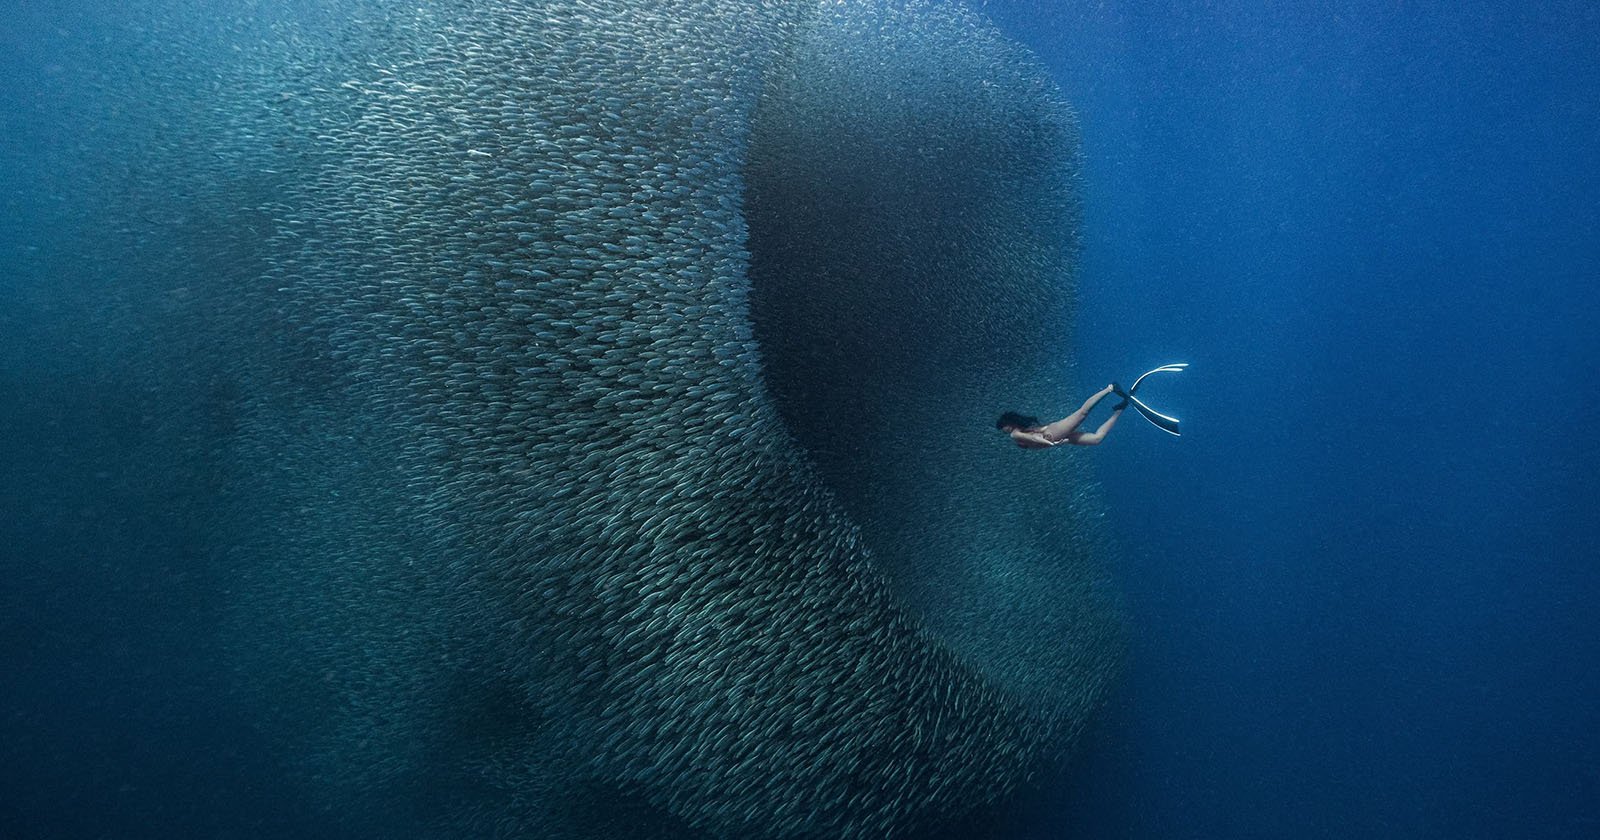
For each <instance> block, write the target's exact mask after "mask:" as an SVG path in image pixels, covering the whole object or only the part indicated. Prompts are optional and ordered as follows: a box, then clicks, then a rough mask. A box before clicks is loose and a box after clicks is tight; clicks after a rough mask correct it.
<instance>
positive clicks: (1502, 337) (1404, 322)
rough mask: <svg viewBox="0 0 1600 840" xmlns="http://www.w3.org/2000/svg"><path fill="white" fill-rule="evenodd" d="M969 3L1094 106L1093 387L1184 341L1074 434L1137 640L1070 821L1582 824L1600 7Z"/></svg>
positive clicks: (1076, 790)
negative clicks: (1096, 476) (1142, 387)
mask: <svg viewBox="0 0 1600 840" xmlns="http://www.w3.org/2000/svg"><path fill="white" fill-rule="evenodd" d="M986 9H987V10H988V12H989V13H990V14H991V15H993V16H994V17H995V18H996V19H997V20H998V21H1000V23H1001V25H1002V27H1003V28H1004V29H1006V31H1007V32H1008V33H1010V34H1012V35H1013V37H1016V38H1018V39H1020V40H1022V41H1024V42H1026V43H1027V44H1029V45H1030V46H1031V47H1032V48H1034V49H1035V50H1037V51H1038V52H1039V53H1040V55H1042V56H1043V58H1044V60H1045V61H1046V62H1047V63H1048V64H1049V65H1050V66H1051V67H1052V69H1053V70H1054V71H1055V72H1056V73H1057V77H1058V79H1059V80H1060V81H1061V82H1062V84H1063V85H1064V87H1065V88H1066V90H1067V92H1068V96H1069V98H1071V100H1072V101H1073V102H1074V104H1075V105H1076V106H1077V107H1078V109H1079V114H1080V116H1081V117H1082V120H1083V132H1084V144H1085V154H1086V158H1087V161H1086V166H1085V183H1086V193H1087V197H1086V210H1085V227H1086V243H1087V244H1086V246H1085V267H1084V274H1083V277H1082V281H1081V282H1082V287H1083V297H1084V302H1083V308H1082V310H1081V311H1082V321H1081V323H1080V331H1081V332H1080V335H1081V341H1082V344H1081V347H1080V348H1079V351H1080V353H1081V354H1082V360H1083V362H1082V363H1083V368H1084V372H1085V375H1087V376H1090V377H1092V378H1091V379H1089V380H1086V381H1084V382H1083V387H1084V389H1085V390H1088V389H1089V388H1091V387H1095V386H1098V385H1101V384H1103V382H1104V381H1105V380H1111V379H1116V378H1123V380H1124V381H1126V378H1127V377H1130V376H1133V375H1136V374H1137V373H1138V372H1139V371H1142V370H1145V369H1146V368H1149V367H1153V366H1155V365H1157V364H1160V363H1163V362H1168V361H1187V362H1190V363H1191V364H1192V367H1191V368H1190V369H1189V370H1188V371H1187V372H1185V373H1184V374H1182V375H1181V376H1180V377H1168V378H1167V379H1165V380H1162V381H1152V382H1151V383H1150V385H1149V388H1148V391H1147V393H1148V395H1149V397H1150V399H1151V400H1152V401H1153V402H1155V401H1156V396H1157V394H1158V393H1159V395H1160V397H1161V400H1160V401H1159V402H1156V404H1157V406H1158V407H1161V408H1163V409H1170V411H1169V413H1173V414H1175V415H1177V416H1178V417H1180V418H1182V419H1183V420H1184V422H1185V424H1186V430H1185V436H1184V437H1183V438H1182V439H1181V440H1174V439H1169V438H1167V437H1166V436H1165V435H1162V434H1161V433H1159V432H1157V431H1156V430H1155V429H1153V428H1149V427H1141V424H1140V423H1137V422H1134V423H1131V424H1129V422H1128V420H1124V421H1123V424H1124V425H1123V426H1119V427H1118V428H1117V430H1116V437H1115V438H1114V439H1113V440H1112V441H1111V442H1110V444H1109V445H1108V446H1106V447H1105V448H1103V450H1101V451H1100V452H1098V453H1097V457H1099V458H1101V459H1102V461H1101V462H1102V463H1103V464H1104V465H1105V467H1106V474H1105V476H1104V484H1105V487H1106V492H1107V494H1108V495H1109V497H1110V499H1109V504H1110V510H1111V514H1110V515H1111V516H1112V517H1113V518H1114V519H1115V521H1116V523H1117V530H1118V531H1119V532H1121V533H1122V534H1124V535H1125V536H1126V538H1127V540H1128V542H1129V550H1128V554H1127V556H1125V557H1123V558H1121V559H1120V560H1119V565H1120V568H1119V572H1120V574H1119V575H1118V577H1119V583H1121V585H1123V586H1124V587H1125V588H1126V590H1127V591H1128V592H1129V597H1130V599H1131V601H1132V607H1131V608H1132V610H1133V613H1134V619H1133V622H1132V624H1133V627H1134V628H1135V630H1134V637H1133V639H1134V640H1133V649H1132V653H1131V656H1130V665H1129V672H1128V677H1127V685H1126V688H1125V691H1124V692H1123V694H1121V695H1120V696H1118V697H1116V698H1115V699H1114V701H1113V703H1112V707H1111V709H1110V711H1109V714H1108V715H1107V718H1106V721H1105V722H1104V725H1103V726H1102V727H1101V728H1100V729H1099V730H1098V731H1097V732H1096V733H1095V736H1094V740H1093V746H1092V748H1091V749H1090V751H1089V754H1088V755H1087V756H1086V757H1085V760H1084V761H1083V762H1081V763H1080V764H1079V765H1078V768H1077V772H1076V773H1075V775H1074V776H1073V778H1072V783H1071V787H1072V788H1073V790H1072V792H1071V793H1069V794H1068V802H1069V804H1068V806H1066V808H1065V811H1064V817H1063V819H1064V822H1065V823H1066V824H1071V825H1075V826H1079V827H1082V828H1083V829H1084V836H1109V837H1168V838H1171V837H1195V838H1199V837H1262V838H1267V837H1337V836H1351V835H1357V836H1370V837H1589V836H1594V835H1595V834H1596V833H1597V832H1600V807H1597V805H1596V803H1597V802H1600V769H1597V762H1596V757H1597V756H1600V672H1597V669H1596V668H1595V663H1596V662H1600V618H1597V616H1600V613H1597V611H1596V609H1595V604H1596V602H1597V598H1600V569H1597V568H1596V566H1595V563H1594V558H1595V548H1594V546H1595V543H1596V539H1597V538H1600V508H1597V507H1596V504H1595V501H1594V500H1595V498H1596V492H1597V490H1600V483H1597V478H1596V476H1597V475H1600V443H1597V442H1596V438H1595V436H1594V434H1593V433H1592V430H1591V429H1590V428H1589V423H1590V422H1591V420H1592V418H1593V417H1594V416H1595V411H1596V409H1597V407H1600V375H1597V373H1600V363H1597V361H1596V359H1597V351H1600V331H1597V328H1596V324H1597V323H1600V200H1597V198H1596V197H1597V195H1600V106H1597V105H1596V101H1595V98H1594V96H1593V92H1594V91H1595V90H1596V89H1597V88H1600V50H1597V49H1596V46H1595V45H1596V43H1600V12H1597V10H1596V8H1595V7H1594V6H1593V5H1592V4H1586V3H1541V4H1536V5H1531V6H1529V5H1519V4H1511V3H1477V2H1468V3H1453V4H1397V3H1382V2H1357V3H1341V4H1311V5H1294V4H1290V5H1287V6H1285V5H1281V4H1278V5H1271V4H1256V3H1240V2H1211V3H1140V4H1121V3H1095V4H1054V3H1026V2H1024V3H1002V2H990V3H988V4H987V6H986ZM1157 388H1160V389H1161V390H1160V391H1159V392H1158V391H1156V389H1157ZM1124 426H1126V427H1124ZM1037 836H1041V837H1046V836H1056V835H1053V834H1052V833H1051V830H1050V829H1041V830H1040V832H1039V833H1038V835H1037Z"/></svg>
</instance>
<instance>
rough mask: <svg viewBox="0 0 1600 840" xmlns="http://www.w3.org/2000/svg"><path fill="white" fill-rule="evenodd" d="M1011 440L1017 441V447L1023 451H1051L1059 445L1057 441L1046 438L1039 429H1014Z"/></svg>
mask: <svg viewBox="0 0 1600 840" xmlns="http://www.w3.org/2000/svg"><path fill="white" fill-rule="evenodd" d="M1011 439H1012V440H1014V441H1016V443H1017V445H1018V446H1020V447H1022V448H1023V449H1049V448H1050V447H1052V446H1055V445H1056V443H1057V441H1053V440H1051V439H1049V438H1047V437H1045V436H1044V435H1043V434H1041V433H1040V432H1039V430H1038V429H1032V430H1027V431H1024V430H1022V429H1012V430H1011Z"/></svg>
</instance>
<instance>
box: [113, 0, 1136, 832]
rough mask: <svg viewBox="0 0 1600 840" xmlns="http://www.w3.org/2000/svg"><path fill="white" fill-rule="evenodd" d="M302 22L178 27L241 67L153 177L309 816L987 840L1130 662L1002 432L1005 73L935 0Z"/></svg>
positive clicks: (267, 699)
mask: <svg viewBox="0 0 1600 840" xmlns="http://www.w3.org/2000/svg"><path fill="white" fill-rule="evenodd" d="M306 14H307V15H317V16H316V17H301V18H297V19H294V20H289V19H285V20H281V21H274V22H270V25H268V24H261V25H260V26H259V27H258V29H253V30H252V32H253V33H255V34H252V35H250V36H249V37H243V36H239V35H238V34H237V33H235V37H239V39H240V41H241V42H242V46H241V47H240V48H239V49H235V50H231V51H229V50H220V49H213V50H212V51H211V52H210V53H207V52H206V47H205V46H204V44H203V39H201V38H200V37H199V36H197V35H196V36H193V40H192V41H191V42H190V43H187V44H173V45H172V48H171V52H172V53H173V57H172V58H171V59H170V61H171V62H172V64H171V66H172V67H174V68H190V69H191V70H192V69H193V68H194V67H195V66H196V65H199V64H203V63H204V62H205V61H206V60H207V56H208V55H210V56H218V55H220V56H223V57H217V58H215V63H216V66H215V67H214V68H211V69H210V70H209V71H208V73H199V72H197V73H196V75H195V77H193V78H194V79H196V80H195V81H193V83H184V84H181V85H174V87H177V88H181V91H174V95H175V96H181V99H178V100H173V101H175V102H180V103H181V104H180V105H174V106H172V108H171V111H172V113H163V114H161V115H160V116H159V119H157V118H154V117H152V118H151V119H152V122H153V123H159V125H160V126H161V129H162V131H163V132H165V133H166V135H165V137H166V139H165V142H166V143H167V144H168V145H169V146H171V147H172V148H181V149H185V150H187V152H186V154H185V155H176V154H174V155H172V156H171V157H170V159H168V158H163V159H161V160H154V159H152V162H151V163H150V171H151V172H170V173H175V172H178V171H179V170H180V169H181V168H183V166H184V163H183V162H184V161H187V169H186V171H184V173H183V174H182V175H173V183H177V182H178V181H183V182H184V183H187V184H191V185H194V186H191V187H185V189H187V190H191V192H189V193H187V194H190V195H192V196H193V203H192V206H191V207H190V208H189V210H188V212H189V213H191V214H192V217H193V218H196V219H200V220H201V221H194V222H192V223H191V224H189V230H190V233H191V234H192V235H191V236H189V237H188V238H186V239H185V241H184V242H183V243H181V244H176V243H172V242H168V243H167V244H166V253H167V254H169V255H171V256H170V257H169V258H168V259H169V261H170V262H171V263H173V264H172V265H166V264H162V265H161V270H162V271H163V272H170V274H171V275H173V276H178V275H182V276H184V277H185V281H184V284H185V285H184V288H185V291H186V294H187V295H189V296H191V297H192V298H193V299H195V300H200V301H203V303H202V304H197V305H194V306H188V307H183V308H179V309H177V310H176V313H177V314H174V315H172V316H171V317H172V318H173V319H178V322H177V326H172V325H170V324H169V326H168V327H166V329H167V330H168V331H169V332H170V333H171V334H173V335H178V336H180V337H181V338H180V340H179V341H180V344H182V346H186V347H187V346H196V347H201V348H204V351H203V352H197V353H194V354H192V355H193V356H194V358H192V359H188V360H185V361H184V362H183V363H184V364H191V365H194V366H197V367H206V369H207V372H206V373H205V375H204V377H203V378H205V379H206V380H207V381H216V380H217V379H218V378H219V377H220V378H221V379H223V380H226V387H225V388H223V389H221V390H220V391H219V390H218V389H217V388H216V387H212V389H211V391H208V393H218V394H220V396H217V397H216V399H217V400H221V401H223V402H226V403H227V404H228V405H229V406H231V408H230V409H229V411H230V414H229V420H228V422H227V423H226V424H219V425H218V426H217V427H216V428H214V429H211V430H209V431H207V434H208V435H210V437H209V438H208V439H207V440H205V441H203V444H204V445H203V447H202V448H203V449H205V450H206V451H209V452H212V453H213V457H214V458H215V459H216V464H215V465H214V466H213V467H212V468H211V469H212V473H211V474H212V475H213V479H214V480H215V481H216V482H217V485H216V486H217V488H218V489H217V491H216V493H215V498H216V499H218V500H220V501H219V502H218V505H219V512H218V513H216V514H215V516H214V517H213V518H212V521H211V522H210V523H209V525H208V528H209V529H210V532H209V536H208V539H209V540H210V541H211V544H212V546H213V547H214V549H215V551H216V552H219V553H221V554H222V555H224V556H226V557H227V558H228V566H229V568H230V569H233V570H235V571H234V574H235V575H236V578H237V579H236V580H235V581H233V582H232V584H231V585H230V587H229V590H228V591H229V599H230V603H231V607H230V611H229V621H228V627H227V628H226V631H225V632H226V633H227V636H228V638H229V650H230V651H231V655H232V656H233V659H234V662H235V668H236V671H237V674H238V678H239V681H240V684H241V686H242V688H243V690H244V691H245V692H246V696H249V697H252V698H255V699H254V700H252V703H253V708H255V709H257V710H258V715H257V719H258V721H259V726H260V728H261V730H262V731H263V732H264V733H266V735H267V737H268V739H269V740H271V741H272V742H273V743H275V744H276V745H279V746H280V747H281V751H282V754H283V756H284V764H285V766H291V767H294V768H297V769H298V770H300V771H303V772H304V775H305V781H306V788H305V789H306V791H307V796H308V797H320V799H321V801H322V804H323V805H324V806H325V807H326V808H327V809H328V813H329V814H330V817H329V819H331V820H345V821H348V823H349V824H350V825H351V826H363V825H364V824H366V823H367V822H368V821H370V820H373V819H376V818H377V817H376V816H375V815H387V817H386V818H387V819H393V820H395V821H397V822H399V823H401V824H416V825H426V826H429V827H430V828H429V829H428V830H427V832H426V833H427V836H462V837H469V836H488V835H494V836H528V837H548V838H648V837H661V838H669V837H670V838H676V837H724V838H789V837H816V838H885V837H938V836H976V834H975V833H974V832H975V830H974V829H972V827H971V826H972V825H973V824H974V821H977V820H979V819H981V818H983V817H984V816H985V815H988V814H992V813H993V811H994V810H995V809H997V808H1003V807H1004V805H1005V803H1006V802H1008V801H1010V800H1011V799H1012V798H1013V797H1014V796H1016V795H1017V794H1018V793H1019V792H1021V791H1023V790H1025V789H1026V788H1027V785H1028V783H1029V781H1030V780H1032V779H1035V778H1037V777H1038V776H1039V775H1040V774H1042V773H1048V772H1050V771H1051V769H1052V768H1054V767H1056V766H1058V765H1059V763H1060V761H1061V760H1062V759H1063V758H1064V756H1065V755H1066V753H1067V751H1068V749H1069V748H1070V746H1071V744H1072V742H1073V741H1074V739H1075V738H1076V736H1077V735H1078V733H1079V732H1080V731H1081V728H1082V726H1083V724H1084V723H1085V721H1086V719H1087V718H1088V717H1089V715H1090V714H1091V713H1092V711H1093V709H1094V707H1095V706H1096V705H1097V704H1098V703H1099V702H1100V700H1101V699H1102V696H1103V693H1104V689H1105V686H1106V684H1107V682H1108V680H1109V679H1111V678H1112V676H1113V675H1114V673H1115V669H1116V662H1117V659H1118V657H1119V655H1120V636H1119V631H1118V621H1117V618H1116V615H1115V609H1114V598H1113V596H1112V595H1111V594H1110V593H1109V591H1108V588H1107V587H1106V585H1105V584H1104V581H1103V580H1102V575H1101V573H1100V572H1099V571H1097V567H1096V564H1095V561H1094V555H1095V554H1096V553H1097V551H1098V550H1099V549H1098V548H1097V547H1098V546H1099V545H1100V544H1101V542H1102V538H1101V537H1099V536H1098V535H1097V532H1096V531H1095V525H1094V518H1095V501H1094V494H1093V492H1092V485H1091V482H1090V480H1089V479H1088V477H1086V476H1085V475H1084V474H1083V472H1082V465H1083V462H1082V461H1078V460H1074V457H1075V456H1072V455H1065V456H1064V457H1061V458H1029V459H1018V458H1016V457H1014V456H1015V455H1016V453H1014V452H1012V451H1010V449H1009V448H1008V447H1006V446H1004V445H1003V441H1002V440H1000V439H998V438H997V436H995V435H994V434H993V432H992V426H991V423H992V415H994V414H996V413H998V411H1000V410H1002V409H1005V408H1010V407H1027V406H1030V405H1032V406H1039V407H1041V408H1040V410H1042V411H1043V410H1055V409H1054V407H1053V406H1055V405H1057V404H1059V403H1060V402H1061V401H1062V400H1064V399H1067V394H1068V383H1069V382H1070V381H1071V376H1070V374H1071V367H1070V363H1069V360H1068V359H1067V358H1066V355H1067V352H1066V350H1065V349H1064V348H1066V347H1068V346H1069V345H1068V343H1067V342H1068V340H1069V338H1070V331H1069V328H1068V324H1069V323H1070V317H1071V310H1072V299H1071V282H1072V274H1073V261H1074V259H1075V256H1076V253H1075V249H1076V214H1077V205H1076V198H1075V190H1076V186H1075V179H1076V177H1077V166H1078V160H1077V154H1078V153H1077V137H1076V128H1075V124H1074V121H1073V117H1072V115H1071V113H1070V111H1069V110H1068V109H1067V108H1066V106H1065V104H1064V103H1063V102H1062V101H1061V100H1060V98H1059V94H1058V93H1057V92H1056V91H1055V89H1054V87H1053V85H1052V84H1051V83H1050V82H1049V81H1048V80H1047V79H1046V77H1045V76H1044V74H1043V71H1042V70H1041V69H1040V68H1038V67H1037V66H1035V65H1034V64H1033V62H1032V61H1031V59H1030V58H1029V57H1028V56H1027V55H1026V54H1025V53H1024V52H1023V51H1021V50H1020V49H1019V48H1017V47H1015V46H1013V45H1011V44H1009V43H1007V42H1005V41H1004V39H1002V38H1001V37H1000V36H999V35H998V34H997V33H996V32H995V31H994V30H993V29H992V28H991V27H990V26H989V24H987V23H986V22H984V21H983V20H982V19H980V18H979V17H977V16H976V15H975V14H973V13H972V12H970V11H968V10H966V9H965V7H963V6H959V5H954V4H945V3H921V2H910V3H906V2H880V0H859V2H858V0H846V2H843V3H837V4H836V3H815V2H778V0H772V2H736V1H735V0H684V2H673V3H660V2H655V1H654V0H554V2H518V1H517V0H504V1H503V2H502V1H500V0H496V1H495V2H488V0H485V1H484V2H466V1H465V0H461V1H460V2H458V1H457V0H443V2H430V3H416V2H412V3H400V2H379V0H369V1H368V2H340V3H333V4H321V5H320V6H319V8H318V10H317V11H316V12H306ZM160 35H161V33H159V32H158V33H157V34H156V37H158V38H159V37H160ZM172 72H173V73H175V74H176V73H179V72H180V70H179V69H174V70H173V71H172ZM152 84H154V83H152ZM150 107H151V108H152V109H155V108H156V106H150ZM123 148H126V147H123ZM108 154H109V153H108ZM150 154H152V155H156V154H157V153H156V152H151V153H150ZM208 182H209V183H210V184H211V186H210V187H209V188H208V187H207V186H206V184H207V183H208ZM169 221H170V220H166V219H155V220H153V222H154V223H157V224H158V228H159V226H161V225H167V226H170V225H169V224H168V223H169ZM203 230H210V231H222V230H225V231H228V235H227V236H226V237H218V236H206V237H201V236H200V235H199V232H200V231H203ZM151 250H159V249H151ZM145 259H146V261H147V262H146V264H147V265H153V264H155V263H154V258H145ZM184 319H190V320H184ZM175 355H176V354H175ZM1047 407H1048V408H1047ZM1053 454H1062V453H1053ZM418 831H419V832H422V831H423V830H422V829H418Z"/></svg>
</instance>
